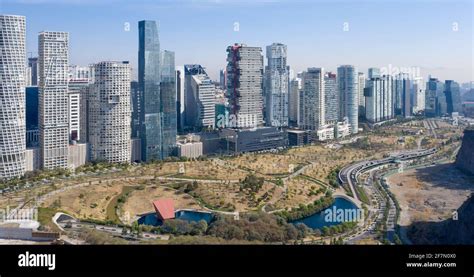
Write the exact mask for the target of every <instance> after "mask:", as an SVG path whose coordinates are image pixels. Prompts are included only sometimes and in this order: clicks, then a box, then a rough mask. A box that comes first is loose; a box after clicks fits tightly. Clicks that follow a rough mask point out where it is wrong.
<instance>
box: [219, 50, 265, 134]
mask: <svg viewBox="0 0 474 277" xmlns="http://www.w3.org/2000/svg"><path fill="white" fill-rule="evenodd" d="M226 71H227V98H228V99H229V106H230V113H231V114H230V117H232V118H233V119H234V120H232V121H231V124H230V125H231V126H230V127H237V128H249V127H257V126H261V125H262V124H263V56H262V48H260V47H250V46H246V45H245V44H235V45H233V46H229V47H227V69H226Z"/></svg>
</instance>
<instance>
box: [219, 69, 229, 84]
mask: <svg viewBox="0 0 474 277" xmlns="http://www.w3.org/2000/svg"><path fill="white" fill-rule="evenodd" d="M226 75H227V73H226V71H225V69H221V70H219V85H220V87H221V89H226Z"/></svg>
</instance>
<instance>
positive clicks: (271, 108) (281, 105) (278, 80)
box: [265, 43, 290, 127]
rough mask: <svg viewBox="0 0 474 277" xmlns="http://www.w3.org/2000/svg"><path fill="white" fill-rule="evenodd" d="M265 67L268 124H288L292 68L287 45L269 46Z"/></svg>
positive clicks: (279, 125) (281, 125)
mask: <svg viewBox="0 0 474 277" xmlns="http://www.w3.org/2000/svg"><path fill="white" fill-rule="evenodd" d="M266 55H267V60H268V64H267V66H266V67H265V99H266V100H265V110H266V117H265V118H266V123H267V125H268V126H274V127H286V126H288V92H289V91H288V89H289V88H288V87H289V72H290V69H289V67H288V66H287V63H286V57H287V47H286V45H284V44H281V43H273V44H272V45H269V46H267V53H266Z"/></svg>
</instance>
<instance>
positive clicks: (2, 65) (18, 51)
mask: <svg viewBox="0 0 474 277" xmlns="http://www.w3.org/2000/svg"><path fill="white" fill-rule="evenodd" d="M25 21H26V19H25V17H24V16H17V15H0V44H1V47H0V80H1V81H0V104H1V106H0V179H10V178H14V177H20V176H21V175H23V174H24V173H25V170H26V163H25V150H26V141H25V132H26V130H25V83H26V77H25V61H26V43H25V29H26V22H25Z"/></svg>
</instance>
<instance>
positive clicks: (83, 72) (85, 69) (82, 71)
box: [68, 65, 93, 80]
mask: <svg viewBox="0 0 474 277" xmlns="http://www.w3.org/2000/svg"><path fill="white" fill-rule="evenodd" d="M68 74H69V79H75V80H78V79H80V80H92V79H93V78H92V74H93V69H92V67H91V66H78V65H70V66H69V69H68Z"/></svg>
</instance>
